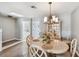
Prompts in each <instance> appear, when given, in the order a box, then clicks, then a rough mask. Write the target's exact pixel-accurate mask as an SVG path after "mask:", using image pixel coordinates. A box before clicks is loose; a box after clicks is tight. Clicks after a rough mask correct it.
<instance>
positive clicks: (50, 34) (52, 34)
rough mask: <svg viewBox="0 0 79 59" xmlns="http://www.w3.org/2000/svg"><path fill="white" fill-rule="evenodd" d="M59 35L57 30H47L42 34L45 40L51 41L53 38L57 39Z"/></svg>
mask: <svg viewBox="0 0 79 59" xmlns="http://www.w3.org/2000/svg"><path fill="white" fill-rule="evenodd" d="M57 37H58V35H57V33H56V32H45V33H44V34H43V36H42V38H43V42H46V43H50V42H51V40H53V39H56V38H57Z"/></svg>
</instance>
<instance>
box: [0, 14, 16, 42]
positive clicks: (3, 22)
mask: <svg viewBox="0 0 79 59" xmlns="http://www.w3.org/2000/svg"><path fill="white" fill-rule="evenodd" d="M0 27H1V28H2V31H3V32H2V41H6V40H7V39H11V38H14V37H15V20H14V19H12V18H9V17H5V16H2V15H0Z"/></svg>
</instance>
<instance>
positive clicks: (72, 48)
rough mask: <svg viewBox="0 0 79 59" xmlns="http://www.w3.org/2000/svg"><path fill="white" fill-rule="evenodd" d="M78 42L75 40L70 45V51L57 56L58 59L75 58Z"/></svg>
mask: <svg viewBox="0 0 79 59" xmlns="http://www.w3.org/2000/svg"><path fill="white" fill-rule="evenodd" d="M76 48H77V40H76V39H73V40H72V41H71V43H70V50H69V51H67V52H66V53H64V54H60V55H56V56H57V57H74V56H75V54H76Z"/></svg>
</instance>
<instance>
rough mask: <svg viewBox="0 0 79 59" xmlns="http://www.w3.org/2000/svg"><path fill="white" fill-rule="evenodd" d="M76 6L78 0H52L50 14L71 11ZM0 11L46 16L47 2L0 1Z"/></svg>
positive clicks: (47, 12) (78, 4) (47, 10)
mask: <svg viewBox="0 0 79 59" xmlns="http://www.w3.org/2000/svg"><path fill="white" fill-rule="evenodd" d="M31 6H35V7H36V8H31ZM78 6H79V3H78V2H53V3H52V15H53V14H56V15H59V14H63V13H72V12H73V11H74V10H75V9H76V8H78ZM0 12H1V13H5V14H9V13H12V12H14V13H18V14H21V15H23V16H41V15H43V16H48V15H49V4H48V3H47V2H0Z"/></svg>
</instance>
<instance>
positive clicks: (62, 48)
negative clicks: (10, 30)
mask: <svg viewBox="0 0 79 59" xmlns="http://www.w3.org/2000/svg"><path fill="white" fill-rule="evenodd" d="M32 44H35V45H38V46H39V47H41V48H42V49H43V50H44V51H46V52H48V53H53V54H63V53H65V52H67V50H68V49H69V46H68V44H67V43H66V42H63V41H61V40H52V41H51V43H50V44H44V42H42V41H34V42H33V43H32Z"/></svg>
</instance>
